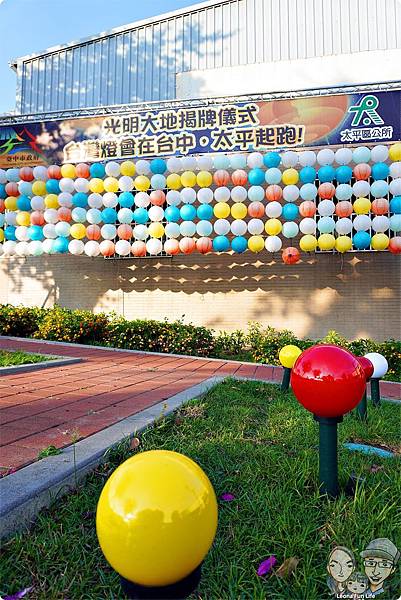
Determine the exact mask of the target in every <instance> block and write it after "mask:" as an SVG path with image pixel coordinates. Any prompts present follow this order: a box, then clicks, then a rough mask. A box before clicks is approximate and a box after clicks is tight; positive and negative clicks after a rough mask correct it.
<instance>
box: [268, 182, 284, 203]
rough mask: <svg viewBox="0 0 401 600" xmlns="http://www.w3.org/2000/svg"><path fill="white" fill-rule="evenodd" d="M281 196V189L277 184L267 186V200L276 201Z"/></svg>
mask: <svg viewBox="0 0 401 600" xmlns="http://www.w3.org/2000/svg"><path fill="white" fill-rule="evenodd" d="M282 197H283V190H282V188H281V187H280V186H279V185H277V184H273V185H268V186H267V188H266V200H268V201H269V202H277V201H278V200H281V198H282Z"/></svg>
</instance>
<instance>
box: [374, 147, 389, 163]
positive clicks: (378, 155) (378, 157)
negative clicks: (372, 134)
mask: <svg viewBox="0 0 401 600" xmlns="http://www.w3.org/2000/svg"><path fill="white" fill-rule="evenodd" d="M370 159H371V160H372V161H373V162H375V163H376V162H386V160H387V159H388V147H387V146H383V145H379V146H374V148H372V149H371V151H370Z"/></svg>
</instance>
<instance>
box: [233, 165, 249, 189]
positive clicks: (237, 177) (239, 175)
mask: <svg viewBox="0 0 401 600" xmlns="http://www.w3.org/2000/svg"><path fill="white" fill-rule="evenodd" d="M231 180H232V182H233V184H234V185H245V184H246V182H247V181H248V174H247V172H246V171H243V170H242V169H237V170H236V171H234V172H233V173H232V175H231Z"/></svg>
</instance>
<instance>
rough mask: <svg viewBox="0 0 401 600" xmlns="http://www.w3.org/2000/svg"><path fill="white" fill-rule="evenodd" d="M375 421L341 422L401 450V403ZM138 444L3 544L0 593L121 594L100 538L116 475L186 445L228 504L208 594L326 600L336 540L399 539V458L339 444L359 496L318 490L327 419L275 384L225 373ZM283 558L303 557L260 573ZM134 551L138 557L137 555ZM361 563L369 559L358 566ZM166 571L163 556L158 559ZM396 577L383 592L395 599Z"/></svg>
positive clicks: (206, 580)
mask: <svg viewBox="0 0 401 600" xmlns="http://www.w3.org/2000/svg"><path fill="white" fill-rule="evenodd" d="M369 411H370V415H369V423H368V424H363V423H361V422H359V421H358V420H357V419H356V418H354V417H353V416H352V415H349V416H347V417H346V418H345V419H344V422H343V423H342V424H341V425H340V426H339V437H340V442H343V441H345V440H348V441H349V440H365V441H369V442H371V443H372V442H374V443H378V444H383V445H385V446H387V447H390V448H392V449H395V450H396V451H397V452H399V451H400V448H401V446H400V443H401V440H400V408H399V407H398V406H396V405H395V404H389V403H383V405H382V406H381V407H380V408H376V409H374V408H372V407H371V405H370V406H369ZM140 440H141V443H140V445H139V447H138V448H137V449H136V450H133V451H131V450H130V449H129V444H128V443H126V444H121V445H120V447H119V448H117V449H114V450H112V451H111V452H109V453H108V456H107V457H106V462H105V463H104V464H103V465H102V466H100V467H99V468H98V469H97V471H96V472H95V473H93V474H91V475H90V476H89V477H88V478H87V479H86V481H85V484H83V485H82V486H81V487H80V488H79V489H78V490H77V491H76V492H75V493H73V494H71V495H69V496H68V497H65V498H63V499H60V500H56V501H55V503H54V504H53V506H52V507H51V508H50V509H49V510H47V511H45V512H43V513H42V514H41V515H40V516H39V518H38V521H37V524H36V526H35V528H34V529H32V530H31V532H30V533H28V534H24V535H22V534H19V535H17V536H16V537H15V538H13V539H11V540H9V541H8V542H6V543H5V544H4V547H3V551H2V555H1V556H0V581H1V584H0V595H5V594H7V593H9V594H11V593H14V592H16V591H17V590H20V589H22V588H24V587H27V586H32V585H33V586H34V590H33V592H31V593H30V594H28V595H27V596H26V598H29V600H31V599H38V600H39V599H40V600H45V599H46V600H58V599H60V600H63V599H69V600H85V599H93V600H100V599H110V600H116V599H122V598H123V597H124V596H123V594H122V592H121V589H120V587H119V580H118V576H117V575H116V574H115V573H114V572H113V571H112V570H111V568H110V567H109V566H108V565H107V563H106V561H105V559H104V558H103V555H102V553H101V551H100V549H99V546H98V544H97V538H96V533H95V527H94V518H95V511H96V503H97V499H98V497H99V494H100V491H101V489H102V487H103V485H104V482H105V481H106V479H107V477H108V476H109V475H110V474H111V473H112V471H113V470H114V469H115V467H116V466H117V465H118V464H120V463H121V462H122V461H123V460H124V459H125V458H127V457H128V456H130V455H131V454H132V453H133V452H141V451H144V450H150V449H155V448H164V449H169V450H176V451H178V452H182V453H184V454H187V455H188V456H190V457H191V458H193V459H194V460H196V461H197V462H198V463H199V464H200V465H201V466H202V467H203V469H204V470H205V471H206V473H207V474H208V475H209V477H210V479H211V481H212V483H213V485H214V487H215V490H216V494H217V496H220V495H221V494H223V493H231V494H233V495H234V496H235V500H234V501H232V502H223V501H221V500H220V501H219V527H218V533H217V537H216V540H215V543H214V545H213V548H212V550H211V552H210V553H209V555H208V557H207V559H206V561H205V563H204V567H203V577H202V582H201V585H200V587H199V589H198V592H197V594H196V595H194V596H193V598H198V599H199V600H225V599H227V600H228V599H229V600H238V599H241V600H242V599H243V600H266V599H269V600H270V599H276V600H287V599H288V600H322V599H324V598H328V597H329V594H328V589H327V588H326V584H325V580H326V560H327V556H328V553H329V551H330V549H331V547H332V546H333V545H335V544H338V545H344V546H347V547H349V548H350V549H351V550H353V552H354V554H355V556H356V557H357V560H359V552H360V551H361V550H363V549H364V548H365V547H366V545H367V544H368V543H369V542H370V541H371V540H372V539H374V538H377V537H388V538H390V539H391V540H392V541H393V542H394V543H395V544H396V545H397V546H398V548H401V512H400V498H401V473H400V469H399V462H397V461H398V460H399V459H398V458H394V459H381V458H379V457H374V456H367V455H362V454H359V453H351V452H349V451H347V450H345V449H343V448H341V447H340V453H339V468H340V480H341V485H342V486H343V487H344V486H345V484H346V482H347V480H348V478H349V475H350V474H351V473H353V474H354V475H357V476H360V477H363V478H364V482H363V483H361V484H358V485H357V487H356V490H355V491H354V492H353V493H351V495H349V496H345V495H344V494H343V495H341V497H339V498H338V499H337V500H335V501H329V500H327V498H326V497H321V496H319V492H318V487H317V467H318V453H317V441H318V426H317V424H316V423H315V422H314V421H313V419H312V417H311V415H309V413H307V412H306V411H305V410H304V409H303V408H302V407H301V406H300V405H299V404H298V403H297V402H296V400H295V399H294V397H293V396H292V394H291V393H281V392H280V391H279V389H278V387H277V386H274V385H269V384H262V383H257V382H238V381H234V380H230V379H229V380H227V381H226V382H224V383H222V384H220V385H218V386H216V387H215V388H214V389H213V390H211V391H209V393H208V394H207V395H206V396H204V397H203V398H201V399H199V400H197V401H194V402H191V403H189V404H188V405H186V407H184V408H182V409H181V410H180V411H179V414H178V415H177V414H176V415H174V416H173V417H169V418H164V419H163V418H162V419H161V420H160V421H159V422H158V423H157V424H156V425H155V426H154V427H152V428H150V429H148V430H147V431H146V432H145V433H143V434H142V435H141V436H140ZM272 554H274V555H275V556H276V557H277V565H276V566H277V567H278V566H279V565H280V564H281V563H282V562H283V561H284V560H285V559H288V558H291V557H297V558H298V559H300V561H299V564H298V567H297V568H296V570H295V572H294V573H293V574H292V575H290V576H289V577H288V578H284V579H283V578H280V577H278V576H277V575H276V574H275V573H273V574H270V575H268V576H267V577H266V578H260V577H258V576H257V575H256V571H257V568H258V565H259V563H260V562H261V561H262V560H264V559H265V558H266V557H268V556H269V555H272ZM134 559H135V557H133V560H134ZM358 567H359V570H361V564H360V563H359V565H358ZM155 568H157V565H155ZM396 579H397V577H396V575H393V578H392V587H391V589H390V591H386V592H385V593H384V594H382V595H380V599H381V600H386V599H387V600H388V599H390V598H391V599H395V598H398V596H399V591H398V593H397V592H396V589H397V586H396Z"/></svg>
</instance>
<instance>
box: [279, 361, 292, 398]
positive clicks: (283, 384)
mask: <svg viewBox="0 0 401 600" xmlns="http://www.w3.org/2000/svg"><path fill="white" fill-rule="evenodd" d="M290 377H291V369H289V368H288V367H284V372H283V380H282V382H281V391H282V392H286V391H287V390H288V388H289V387H290Z"/></svg>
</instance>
